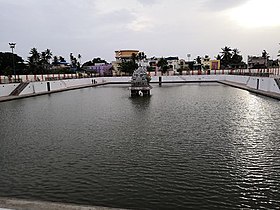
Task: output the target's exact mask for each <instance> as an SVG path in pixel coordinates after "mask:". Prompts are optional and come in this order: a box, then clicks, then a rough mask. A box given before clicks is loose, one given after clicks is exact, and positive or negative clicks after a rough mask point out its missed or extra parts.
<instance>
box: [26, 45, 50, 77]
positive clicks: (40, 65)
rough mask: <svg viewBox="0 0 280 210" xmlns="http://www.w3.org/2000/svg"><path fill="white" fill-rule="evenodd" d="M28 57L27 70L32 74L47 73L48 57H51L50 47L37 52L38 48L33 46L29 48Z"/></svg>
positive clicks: (48, 68) (48, 67)
mask: <svg viewBox="0 0 280 210" xmlns="http://www.w3.org/2000/svg"><path fill="white" fill-rule="evenodd" d="M29 54H30V55H31V56H30V57H28V62H29V70H30V72H31V73H33V74H45V73H49V70H50V67H51V63H50V59H51V58H52V52H51V51H50V49H46V50H45V51H43V52H41V53H39V52H38V50H37V49H36V48H35V47H34V48H32V49H31V50H30V52H29Z"/></svg>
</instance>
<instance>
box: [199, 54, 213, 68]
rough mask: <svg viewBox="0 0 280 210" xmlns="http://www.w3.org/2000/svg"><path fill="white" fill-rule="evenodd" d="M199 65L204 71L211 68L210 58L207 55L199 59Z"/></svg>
mask: <svg viewBox="0 0 280 210" xmlns="http://www.w3.org/2000/svg"><path fill="white" fill-rule="evenodd" d="M201 64H202V66H203V69H205V70H208V69H210V66H211V61H210V57H209V56H208V55H205V57H203V58H202V59H201Z"/></svg>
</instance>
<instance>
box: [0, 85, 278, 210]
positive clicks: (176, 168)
mask: <svg viewBox="0 0 280 210" xmlns="http://www.w3.org/2000/svg"><path fill="white" fill-rule="evenodd" d="M279 113H280V104H279V101H276V100H272V99H269V98H265V97H261V96H256V95H254V94H251V93H248V92H246V91H243V90H238V89H234V88H231V87H227V86H223V85H219V84H188V85H174V84H173V85H163V86H162V87H161V88H160V87H158V86H157V85H154V89H153V90H152V96H151V97H150V98H143V97H141V98H133V99H132V98H130V97H129V92H128V89H127V86H106V87H98V88H88V89H80V90H75V91H70V92H63V93H57V94H52V95H45V96H40V97H35V98H28V99H23V100H18V101H10V102H5V103H0V119H1V123H0V135H1V137H0V145H1V147H0V196H5V197H18V198H24V199H39V200H48V201H56V202H70V203H76V204H85V205H100V206H109V207H122V208H132V209H190V208H192V209H238V208H239V209H240V208H242V209H244V208H245V209H261V208H265V209H276V208H279V207H280V195H279V192H280V141H279V140H280V130H279V126H280V117H279Z"/></svg>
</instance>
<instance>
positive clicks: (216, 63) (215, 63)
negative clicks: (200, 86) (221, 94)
mask: <svg viewBox="0 0 280 210" xmlns="http://www.w3.org/2000/svg"><path fill="white" fill-rule="evenodd" d="M220 68H221V61H220V60H210V69H211V70H220Z"/></svg>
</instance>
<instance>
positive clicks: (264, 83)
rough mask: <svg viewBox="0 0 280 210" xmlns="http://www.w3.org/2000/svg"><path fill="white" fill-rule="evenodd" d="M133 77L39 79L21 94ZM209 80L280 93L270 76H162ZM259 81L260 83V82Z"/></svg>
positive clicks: (2, 90) (1, 88)
mask: <svg viewBox="0 0 280 210" xmlns="http://www.w3.org/2000/svg"><path fill="white" fill-rule="evenodd" d="M130 80H131V77H97V78H82V79H65V80H55V81H37V82H30V83H29V85H28V86H27V87H26V88H25V89H24V90H23V91H22V92H21V93H20V95H25V94H33V93H44V92H47V91H48V90H47V84H48V83H49V84H50V90H51V91H54V90H63V89H67V88H72V87H78V86H85V85H91V84H93V83H94V82H95V83H104V82H105V83H106V82H116V83H117V82H125V83H128V82H130ZM158 81H159V76H152V80H151V82H152V83H155V82H158ZM208 81H212V82H215V81H230V82H235V83H239V84H243V85H246V86H247V87H250V88H254V89H257V87H258V89H259V90H263V91H270V92H274V93H280V90H279V87H278V86H277V84H276V82H275V80H274V78H269V77H249V76H238V75H183V76H181V75H177V76H162V82H163V83H164V82H170V83H172V82H208ZM258 83H259V84H258ZM17 86H18V84H3V85H0V97H1V96H8V95H9V94H10V93H11V92H12V91H13V90H14V89H15V88H16V87H17Z"/></svg>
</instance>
